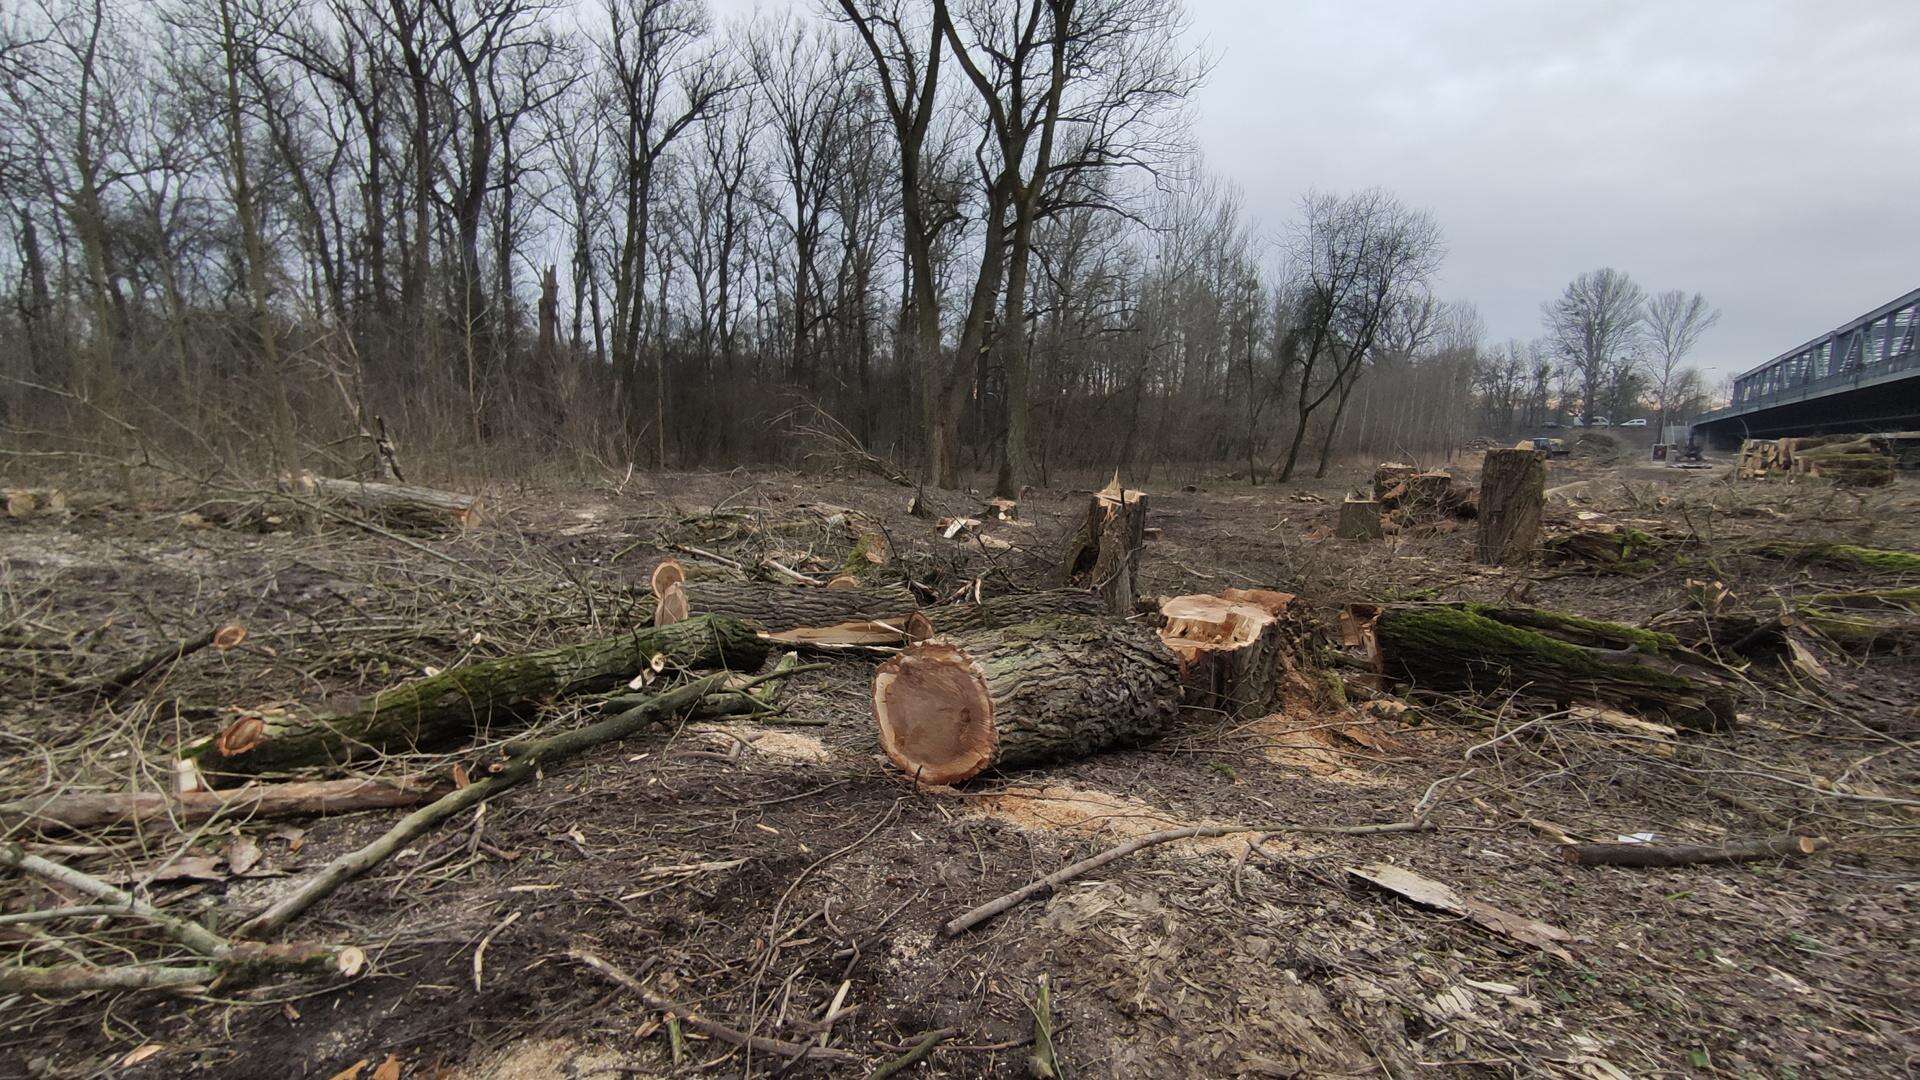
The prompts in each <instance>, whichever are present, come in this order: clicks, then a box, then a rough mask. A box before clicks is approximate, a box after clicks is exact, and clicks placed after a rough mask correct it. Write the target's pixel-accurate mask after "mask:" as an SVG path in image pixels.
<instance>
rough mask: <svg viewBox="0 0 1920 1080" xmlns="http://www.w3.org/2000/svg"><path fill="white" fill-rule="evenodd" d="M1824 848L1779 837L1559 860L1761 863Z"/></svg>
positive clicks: (1595, 847)
mask: <svg viewBox="0 0 1920 1080" xmlns="http://www.w3.org/2000/svg"><path fill="white" fill-rule="evenodd" d="M1825 846H1827V842H1826V841H1825V840H1823V839H1821V838H1819V837H1815V836H1780V837H1774V838H1772V839H1768V840H1747V841H1742V842H1740V843H1733V844H1716V845H1713V846H1710V847H1696V846H1694V845H1691V844H1571V845H1568V846H1566V847H1563V848H1561V849H1560V857H1561V858H1562V859H1564V860H1565V861H1567V862H1570V863H1573V864H1574V865H1576V866H1640V867H1647V866H1695V865H1698V864H1700V863H1743V862H1761V861H1764V860H1767V859H1798V858H1803V857H1805V856H1808V855H1811V854H1813V853H1814V852H1816V851H1819V850H1820V849H1821V848H1823V847H1825Z"/></svg>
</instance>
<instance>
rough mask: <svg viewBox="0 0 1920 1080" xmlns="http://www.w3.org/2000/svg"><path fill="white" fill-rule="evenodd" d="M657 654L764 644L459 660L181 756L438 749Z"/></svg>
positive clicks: (234, 731) (617, 644)
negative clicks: (344, 705) (353, 705)
mask: <svg viewBox="0 0 1920 1080" xmlns="http://www.w3.org/2000/svg"><path fill="white" fill-rule="evenodd" d="M815 591H817V592H819V593H821V594H822V595H833V594H830V593H827V591H826V590H824V589H821V590H815ZM656 655H657V656H660V657H662V658H663V659H664V660H665V662H666V664H667V665H669V666H672V667H681V668H695V669H697V668H717V667H731V668H733V669H735V670H740V671H753V670H756V669H758V668H759V667H760V665H761V663H762V662H763V661H764V660H766V657H767V643H766V642H764V641H762V640H760V638H759V636H758V635H757V634H756V633H755V630H754V628H753V627H752V626H750V625H748V624H747V623H744V622H741V621H740V620H738V619H729V618H723V617H718V616H707V617H695V618H692V619H689V620H687V621H686V622H682V623H676V624H674V625H672V626H663V627H653V628H647V629H636V630H633V631H631V632H630V633H626V634H620V635H616V636H614V637H610V638H602V639H601V640H599V641H589V642H586V643H583V644H579V645H563V646H560V647H558V648H553V649H544V650H542V651H540V652H533V653H525V654H523V655H520V656H507V657H502V658H500V659H498V660H482V661H478V662H476V663H471V664H460V665H457V666H455V667H450V668H448V669H447V670H445V671H442V672H440V673H439V674H437V675H431V676H428V677H427V678H424V679H420V680H417V681H415V682H411V683H408V684H406V685H404V686H397V687H393V688H391V689H388V690H382V691H381V692H380V693H378V694H375V695H374V696H373V697H372V698H371V699H369V700H368V701H367V702H366V703H364V704H363V705H362V706H361V707H359V708H357V709H354V710H353V711H351V712H345V713H337V714H333V715H326V716H316V717H311V718H300V717H273V718H269V717H265V716H249V717H244V718H242V719H241V720H239V721H238V722H236V723H234V724H232V725H230V726H228V728H227V729H226V730H225V731H223V732H221V733H220V734H219V735H218V736H217V737H215V738H212V739H206V740H202V741H201V742H198V743H195V744H192V745H189V746H186V747H183V748H182V749H181V752H180V753H181V756H182V757H190V758H194V759H196V760H197V761H198V763H199V764H200V766H201V768H202V769H203V770H204V771H206V772H207V773H209V774H214V773H227V774H240V775H247V774H257V773H261V772H266V771H270V770H280V769H292V768H301V767H306V766H315V765H330V764H340V763H344V762H348V761H353V760H357V759H363V758H367V757H371V756H374V755H376V754H379V753H382V752H387V751H407V750H413V749H416V748H430V747H433V746H437V745H445V744H448V743H451V742H455V741H458V740H459V739H462V738H466V737H468V736H470V735H472V733H473V732H474V731H475V730H477V729H479V728H483V727H485V726H486V725H487V724H489V723H492V722H495V721H498V720H509V719H519V718H522V717H524V716H525V715H526V714H527V713H529V712H531V711H532V710H533V709H534V708H535V707H537V706H538V705H539V704H540V703H541V702H543V701H546V700H548V699H550V698H553V697H556V696H559V695H564V694H582V693H592V692H594V691H602V690H609V689H612V688H613V687H615V686H618V685H619V684H620V683H622V682H624V681H626V680H627V679H629V678H631V677H632V676H633V675H634V674H635V673H636V672H638V671H639V670H640V669H641V668H642V667H643V666H645V665H647V664H648V663H649V662H651V661H652V659H653V657H655V656H656Z"/></svg>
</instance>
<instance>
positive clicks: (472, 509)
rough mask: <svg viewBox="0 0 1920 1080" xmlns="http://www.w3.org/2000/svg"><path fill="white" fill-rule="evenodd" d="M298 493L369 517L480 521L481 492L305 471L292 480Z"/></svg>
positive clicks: (419, 522)
mask: <svg viewBox="0 0 1920 1080" xmlns="http://www.w3.org/2000/svg"><path fill="white" fill-rule="evenodd" d="M289 484H290V489H291V490H292V492H293V493H294V494H296V495H311V496H314V497H316V498H319V499H323V500H326V501H329V502H337V503H343V504H345V505H347V506H351V507H353V508H354V509H356V510H359V511H360V512H362V513H364V514H366V515H367V516H369V517H375V518H381V519H384V520H387V521H396V522H401V523H404V524H409V525H425V526H439V527H442V528H444V527H446V526H449V525H458V526H462V527H464V526H467V525H471V524H473V523H474V522H476V521H478V520H479V518H480V512H481V509H482V507H481V502H480V497H479V496H478V495H462V494H460V493H459V492H454V491H441V490H439V489H438V488H429V487H419V486H417V485H414V484H382V483H375V482H372V481H366V480H337V479H334V478H333V477H329V476H316V475H314V474H313V473H308V472H303V473H301V474H300V475H299V476H296V477H294V478H293V479H292V480H291V481H290V482H289Z"/></svg>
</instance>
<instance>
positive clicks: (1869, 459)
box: [1736, 435, 1904, 487]
mask: <svg viewBox="0 0 1920 1080" xmlns="http://www.w3.org/2000/svg"><path fill="white" fill-rule="evenodd" d="M1894 445H1895V440H1894V437H1892V436H1887V435H1810V436H1805V437H1801V438H1791V439H1748V440H1747V441H1746V442H1744V443H1742V444H1741V446H1740V464H1739V465H1738V467H1737V470H1736V475H1737V476H1739V478H1740V479H1742V480H1759V479H1765V478H1767V477H1772V476H1785V477H1787V478H1788V479H1793V478H1795V477H1801V476H1812V477H1820V478H1823V479H1827V480H1831V481H1833V482H1834V483H1836V484H1842V485H1845V486H1848V487H1880V486H1882V485H1885V484H1890V483H1892V482H1893V473H1894V466H1895V460H1896V459H1895V455H1894ZM1903 452H1904V451H1903Z"/></svg>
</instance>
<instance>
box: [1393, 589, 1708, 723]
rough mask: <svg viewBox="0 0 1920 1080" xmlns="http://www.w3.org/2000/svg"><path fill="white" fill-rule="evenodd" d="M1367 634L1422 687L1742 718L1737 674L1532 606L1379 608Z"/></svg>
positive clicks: (1403, 677) (1396, 668) (1681, 718)
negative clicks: (1736, 704)
mask: <svg viewBox="0 0 1920 1080" xmlns="http://www.w3.org/2000/svg"><path fill="white" fill-rule="evenodd" d="M1355 614H1356V616H1357V617H1360V618H1362V619H1364V618H1365V617H1366V616H1367V614H1368V613H1367V612H1364V611H1360V610H1358V609H1355ZM1367 637H1368V640H1369V651H1370V652H1371V653H1372V659H1373V663H1374V668H1375V670H1376V671H1378V672H1379V673H1380V674H1382V675H1384V676H1386V677H1387V678H1390V679H1394V680H1397V681H1400V682H1405V683H1411V684H1413V685H1415V686H1418V687H1421V688H1423V689H1429V690H1475V691H1481V692H1486V691H1519V692H1523V693H1526V694H1528V695H1530V696H1533V697H1540V698H1546V699H1549V700H1553V701H1556V702H1560V703H1563V704H1564V703H1568V702H1574V701H1591V702H1599V703H1601V704H1607V705H1615V706H1622V707H1626V708H1630V709H1634V710H1638V711H1641V712H1644V713H1649V714H1652V715H1654V716H1656V717H1658V718H1661V719H1664V720H1666V721H1668V722H1669V723H1672V724H1675V725H1678V726H1681V727H1690V728H1699V729H1704V730H1709V731H1717V730H1724V729H1726V728H1728V727H1730V726H1732V724H1733V694H1732V691H1731V689H1730V679H1729V675H1730V673H1729V672H1728V671H1727V669H1726V668H1724V667H1723V666H1721V665H1719V664H1717V663H1715V662H1714V661H1712V660H1710V659H1708V658H1706V657H1704V656H1700V655H1699V654H1697V653H1693V652H1690V651H1688V650H1686V649H1684V648H1682V647H1681V646H1680V644H1679V642H1678V641H1677V640H1675V639H1674V638H1673V637H1672V636H1671V635H1669V634H1661V633H1656V632H1654V631H1650V630H1641V629H1639V628H1637V627H1631V626H1626V625H1623V624H1620V623H1609V622H1601V621H1599V620H1593V619H1582V618H1579V617H1577V616H1572V615H1564V614H1560V613H1558V612H1550V611H1541V610H1538V609H1533V608H1491V607H1484V606H1480V605H1448V604H1436V605H1393V606H1388V607H1384V608H1380V609H1378V614H1377V616H1374V617H1373V619H1372V623H1371V630H1370V633H1369V634H1368V635H1367Z"/></svg>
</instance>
